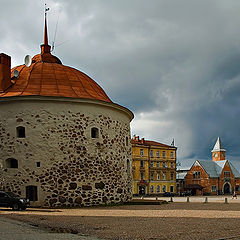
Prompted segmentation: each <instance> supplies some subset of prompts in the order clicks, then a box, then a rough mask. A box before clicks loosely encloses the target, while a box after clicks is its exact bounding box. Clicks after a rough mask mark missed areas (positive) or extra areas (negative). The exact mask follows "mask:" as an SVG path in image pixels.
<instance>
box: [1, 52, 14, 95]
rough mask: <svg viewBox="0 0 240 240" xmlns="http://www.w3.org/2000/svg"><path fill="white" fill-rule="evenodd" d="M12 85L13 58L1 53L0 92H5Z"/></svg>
mask: <svg viewBox="0 0 240 240" xmlns="http://www.w3.org/2000/svg"><path fill="white" fill-rule="evenodd" d="M11 84H12V83H11V57H10V56H8V55H6V54H4V53H0V92H4V91H5V90H6V89H7V88H9V87H10V86H11Z"/></svg>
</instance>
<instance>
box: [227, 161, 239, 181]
mask: <svg viewBox="0 0 240 240" xmlns="http://www.w3.org/2000/svg"><path fill="white" fill-rule="evenodd" d="M228 163H229V165H230V167H231V169H232V173H233V175H234V176H235V177H237V178H240V173H239V171H238V170H237V169H236V168H235V167H234V166H233V164H232V163H231V162H228Z"/></svg>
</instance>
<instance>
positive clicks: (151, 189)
mask: <svg viewBox="0 0 240 240" xmlns="http://www.w3.org/2000/svg"><path fill="white" fill-rule="evenodd" d="M150 192H151V193H153V192H154V186H153V185H151V186H150Z"/></svg>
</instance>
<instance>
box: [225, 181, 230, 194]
mask: <svg viewBox="0 0 240 240" xmlns="http://www.w3.org/2000/svg"><path fill="white" fill-rule="evenodd" d="M230 193H231V185H230V183H228V182H227V183H225V184H224V186H223V194H230Z"/></svg>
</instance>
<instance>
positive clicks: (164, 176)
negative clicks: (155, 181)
mask: <svg viewBox="0 0 240 240" xmlns="http://www.w3.org/2000/svg"><path fill="white" fill-rule="evenodd" d="M163 180H166V173H165V172H164V173H163Z"/></svg>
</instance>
